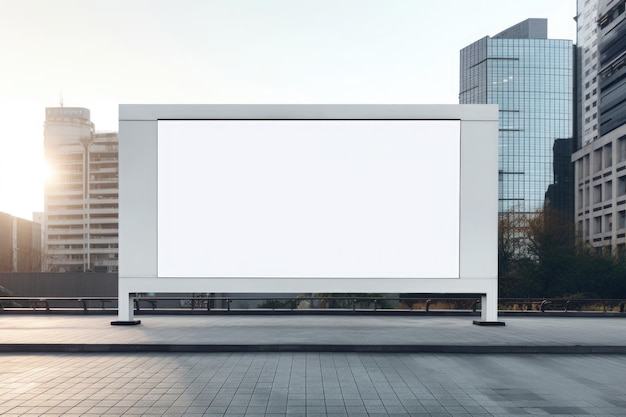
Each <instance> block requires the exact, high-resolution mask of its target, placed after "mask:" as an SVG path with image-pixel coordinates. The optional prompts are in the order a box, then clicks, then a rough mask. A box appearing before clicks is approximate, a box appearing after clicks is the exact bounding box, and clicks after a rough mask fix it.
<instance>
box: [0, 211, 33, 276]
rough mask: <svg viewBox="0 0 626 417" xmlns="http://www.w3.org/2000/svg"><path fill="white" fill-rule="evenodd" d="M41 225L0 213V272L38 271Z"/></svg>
mask: <svg viewBox="0 0 626 417" xmlns="http://www.w3.org/2000/svg"><path fill="white" fill-rule="evenodd" d="M41 266H42V255H41V225H40V224H39V223H36V222H31V221H30V220H25V219H20V218H19V217H15V216H11V215H10V214H7V213H0V272H40V271H41Z"/></svg>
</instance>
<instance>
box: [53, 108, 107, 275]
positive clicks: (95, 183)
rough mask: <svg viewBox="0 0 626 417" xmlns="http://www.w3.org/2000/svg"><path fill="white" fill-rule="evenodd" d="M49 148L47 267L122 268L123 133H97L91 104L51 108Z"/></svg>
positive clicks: (69, 269) (66, 269)
mask: <svg viewBox="0 0 626 417" xmlns="http://www.w3.org/2000/svg"><path fill="white" fill-rule="evenodd" d="M44 148H45V157H46V160H47V162H48V164H49V165H50V167H51V169H52V173H53V174H52V177H51V178H50V179H49V180H48V182H47V184H46V188H45V198H44V204H45V227H46V233H45V251H46V265H47V271H49V272H69V271H83V272H90V271H93V272H117V265H118V262H117V254H118V220H117V219H118V138H117V133H114V132H104V133H100V132H95V128H94V124H93V123H92V122H91V120H90V112H89V110H88V109H85V108H79V107H51V108H47V109H46V120H45V123H44Z"/></svg>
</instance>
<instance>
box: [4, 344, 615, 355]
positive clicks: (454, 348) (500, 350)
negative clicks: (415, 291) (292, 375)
mask: <svg viewBox="0 0 626 417" xmlns="http://www.w3.org/2000/svg"><path fill="white" fill-rule="evenodd" d="M158 352H160V353H224V352H233V353H235V352H243V353H270V352H320V353H322V352H335V353H350V352H352V353H451V354H462V353H467V354H559V355H568V354H575V355H580V354H626V346H606V345H567V346H566V345H562V346H556V345H554V346H552V345H485V346H473V345H312V344H280V345H245V344H238V345H191V344H179V345H176V344H57V343H54V344H52V343H51V344H45V343H44V344H29V343H15V344H12V343H7V344H0V353H158Z"/></svg>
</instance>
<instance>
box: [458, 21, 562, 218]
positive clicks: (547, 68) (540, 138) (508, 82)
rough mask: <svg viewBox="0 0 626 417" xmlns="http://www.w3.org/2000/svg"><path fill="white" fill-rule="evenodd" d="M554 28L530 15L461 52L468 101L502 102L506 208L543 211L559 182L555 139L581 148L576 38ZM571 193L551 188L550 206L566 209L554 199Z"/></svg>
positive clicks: (463, 99)
mask: <svg viewBox="0 0 626 417" xmlns="http://www.w3.org/2000/svg"><path fill="white" fill-rule="evenodd" d="M547 32H548V23H547V20H546V19H527V20H525V21H523V22H521V23H519V24H517V25H514V26H512V27H510V28H508V29H506V30H504V31H503V32H501V33H499V34H497V35H495V36H493V37H489V36H487V37H484V38H482V39H480V40H478V41H476V42H474V43H472V44H471V45H469V46H467V47H465V48H464V49H462V50H461V69H460V78H461V80H460V81H461V83H460V87H461V89H460V90H461V91H460V95H459V101H460V103H461V104H498V105H499V108H500V114H499V116H500V117H499V154H498V165H499V166H498V170H499V172H498V173H499V191H498V198H499V207H498V208H499V212H500V213H503V212H512V213H531V214H532V213H535V212H536V211H537V210H539V209H541V208H542V207H543V206H544V203H545V198H546V192H547V191H548V188H549V186H550V185H551V184H554V183H556V181H555V175H554V149H555V143H556V142H557V141H558V140H561V141H559V142H558V146H557V148H556V149H558V150H559V151H560V152H562V149H563V147H564V146H565V147H566V148H567V147H569V149H572V147H573V143H572V142H573V139H572V138H573V119H574V114H573V113H574V103H573V94H572V89H573V82H574V67H573V66H574V63H573V51H574V49H573V44H572V41H571V40H560V39H548V38H547ZM564 141H565V142H564ZM570 154H571V151H570ZM558 159H559V155H557V160H558ZM557 171H558V170H557ZM559 172H560V171H559ZM560 173H561V183H562V184H565V183H567V181H565V178H562V177H563V175H562V172H560ZM572 192H573V190H571V191H570V193H569V197H568V198H569V199H570V200H571V199H573V197H571V194H572ZM567 194H568V193H562V192H558V193H551V196H550V200H551V201H550V204H552V205H554V206H555V207H560V206H564V207H566V206H567V205H568V203H566V202H565V203H561V202H557V201H554V198H561V196H563V195H567ZM569 205H570V206H571V204H569Z"/></svg>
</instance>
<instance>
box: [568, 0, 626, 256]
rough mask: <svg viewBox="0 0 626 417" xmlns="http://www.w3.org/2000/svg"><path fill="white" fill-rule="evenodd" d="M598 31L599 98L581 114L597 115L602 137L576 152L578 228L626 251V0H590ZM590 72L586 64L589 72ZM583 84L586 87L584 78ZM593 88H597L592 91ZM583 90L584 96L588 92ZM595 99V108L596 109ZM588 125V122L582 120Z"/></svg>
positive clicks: (594, 240) (608, 247) (599, 243)
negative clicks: (594, 5) (595, 9)
mask: <svg viewBox="0 0 626 417" xmlns="http://www.w3.org/2000/svg"><path fill="white" fill-rule="evenodd" d="M580 3H581V2H579V4H578V7H579V10H578V11H579V18H578V25H579V33H580V25H584V26H586V25H587V24H590V25H591V27H593V30H595V31H596V33H597V39H596V42H595V44H594V43H592V44H591V46H590V50H589V53H590V56H591V57H596V56H597V65H598V70H597V82H598V89H599V91H598V92H597V98H596V99H595V100H594V101H593V102H592V106H591V108H588V106H586V105H583V107H582V109H581V119H583V120H584V121H583V123H585V122H586V120H587V119H592V120H593V119H597V120H598V121H597V126H598V128H597V129H598V135H599V136H598V137H595V136H594V138H593V140H591V141H588V142H586V143H585V142H584V138H585V136H584V132H583V145H585V146H583V147H582V148H581V149H580V150H578V151H577V152H576V153H574V155H572V161H573V162H574V163H575V171H576V174H575V185H576V193H575V198H576V201H575V213H576V230H577V233H578V236H579V238H580V240H581V242H582V243H585V244H589V245H591V246H593V247H595V248H596V249H597V250H602V251H606V252H607V253H608V252H610V253H613V254H616V253H620V254H623V253H624V252H626V0H595V1H593V0H587V1H586V2H585V3H584V7H589V4H592V3H595V4H597V16H595V19H594V16H593V14H592V15H591V16H590V17H589V20H588V21H587V20H583V19H581V18H580V13H581V10H585V9H584V8H583V9H581V4H580ZM581 47H582V46H581ZM584 74H586V70H585V73H584ZM582 82H583V83H584V84H583V85H581V86H580V88H581V90H583V91H586V90H587V87H586V85H587V84H586V81H585V80H584V79H583V80H582ZM592 92H593V93H595V90H594V91H592ZM586 94H588V93H585V97H586ZM596 102H597V110H596V109H595V107H596V105H595V104H596ZM583 129H584V124H583Z"/></svg>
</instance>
